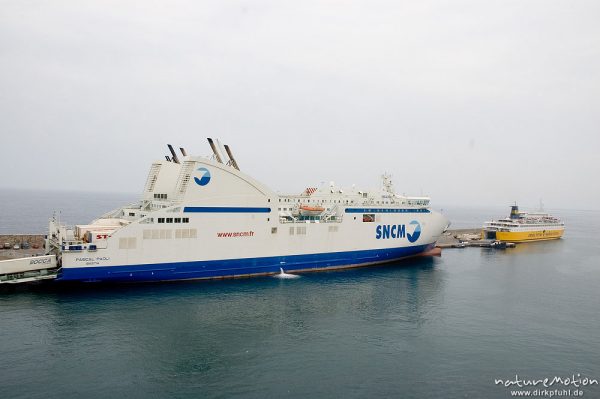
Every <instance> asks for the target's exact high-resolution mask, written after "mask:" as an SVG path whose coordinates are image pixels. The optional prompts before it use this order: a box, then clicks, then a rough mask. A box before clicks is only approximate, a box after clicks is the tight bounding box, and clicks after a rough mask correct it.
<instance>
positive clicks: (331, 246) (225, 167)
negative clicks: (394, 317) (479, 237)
mask: <svg viewBox="0 0 600 399" xmlns="http://www.w3.org/2000/svg"><path fill="white" fill-rule="evenodd" d="M208 140H209V143H210V145H211V148H212V151H213V155H212V157H210V158H205V157H197V156H188V155H187V154H186V152H185V150H184V149H181V153H182V156H181V157H179V156H178V155H177V154H176V152H175V151H174V150H173V148H172V147H171V146H170V145H169V149H170V151H171V156H170V157H169V156H167V157H165V159H164V160H161V161H156V162H154V163H153V164H152V166H151V167H150V172H149V174H148V178H147V180H146V184H145V187H144V192H143V195H142V198H141V200H140V201H139V202H137V203H135V204H132V205H128V206H125V207H122V208H119V209H116V210H114V211H112V212H109V213H107V214H106V215H104V216H102V217H100V218H98V219H96V220H94V221H93V222H91V223H89V224H87V225H77V226H74V227H72V228H70V227H67V226H65V225H62V224H60V223H58V222H57V221H56V220H55V219H54V218H53V219H52V220H51V221H50V225H49V233H48V236H47V240H46V249H47V254H48V255H54V256H55V259H54V258H52V257H46V258H44V259H41V260H40V262H46V266H44V265H43V264H42V265H41V266H40V265H37V266H35V267H33V268H31V267H30V269H31V270H27V271H25V270H21V275H20V277H28V278H29V279H36V276H38V274H36V273H38V272H37V271H40V272H39V273H41V275H39V278H49V277H51V276H55V277H56V279H57V280H58V281H71V280H75V281H120V282H126V281H163V280H183V279H211V278H231V277H241V276H253V275H267V274H274V273H278V272H280V270H283V271H285V272H304V271H316V270H329V269H335V268H346V267H358V266H365V265H370V264H378V263H383V262H390V261H394V260H397V259H401V258H405V257H410V256H415V255H419V254H423V253H425V252H427V251H429V250H431V249H433V247H434V246H435V242H436V240H437V239H438V238H439V237H440V235H441V234H442V233H443V232H444V231H445V230H446V228H447V227H448V224H449V223H448V220H447V219H446V218H445V217H444V216H443V215H441V214H440V213H437V212H435V211H432V210H431V209H430V207H429V201H430V199H429V198H428V197H406V196H403V195H398V194H396V193H395V191H394V189H393V186H392V182H391V179H390V177H389V176H387V175H384V176H383V184H382V188H381V189H380V190H377V191H362V190H357V189H354V188H352V189H350V190H343V189H341V188H339V187H337V186H336V185H334V184H333V183H330V184H328V185H323V186H322V187H320V188H307V189H305V190H304V191H303V192H302V193H301V194H297V195H281V194H278V193H276V192H274V191H272V190H271V189H269V188H267V187H266V186H265V185H263V184H262V183H260V182H258V181H257V180H255V179H253V178H252V177H250V176H248V175H246V174H244V173H243V172H241V171H240V168H239V167H238V164H237V162H236V160H235V159H234V157H233V155H232V152H231V149H230V148H229V147H228V146H227V145H225V146H224V147H223V146H221V145H220V143H218V141H217V142H214V141H213V140H211V139H208ZM45 259H50V260H51V261H46V260H45ZM17 269H18V268H17ZM12 270H13V272H14V271H15V270H16V269H14V267H13V269H12ZM0 275H2V265H0ZM6 276H7V274H6V273H5V275H4V277H5V279H4V280H5V281H16V280H18V278H8V279H7V278H6ZM9 277H10V276H9ZM13 277H14V274H13ZM17 277H19V276H17Z"/></svg>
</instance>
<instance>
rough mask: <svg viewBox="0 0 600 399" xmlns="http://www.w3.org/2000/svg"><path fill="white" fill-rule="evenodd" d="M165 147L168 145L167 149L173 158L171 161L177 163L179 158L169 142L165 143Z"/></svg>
mask: <svg viewBox="0 0 600 399" xmlns="http://www.w3.org/2000/svg"><path fill="white" fill-rule="evenodd" d="M167 147H169V151H171V159H172V160H173V162H175V163H179V158H177V154H175V150H174V149H173V146H172V145H171V144H167Z"/></svg>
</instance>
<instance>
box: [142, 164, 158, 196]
mask: <svg viewBox="0 0 600 399" xmlns="http://www.w3.org/2000/svg"><path fill="white" fill-rule="evenodd" d="M160 167H161V164H159V163H153V164H152V166H151V167H150V173H148V179H147V180H146V188H145V189H144V191H145V192H147V193H151V192H152V191H154V186H155V185H156V181H157V180H158V173H159V172H160Z"/></svg>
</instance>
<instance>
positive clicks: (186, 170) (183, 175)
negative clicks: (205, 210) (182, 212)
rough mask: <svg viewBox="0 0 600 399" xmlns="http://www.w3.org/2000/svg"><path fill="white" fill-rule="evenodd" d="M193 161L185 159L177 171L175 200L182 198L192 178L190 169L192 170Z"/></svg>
mask: <svg viewBox="0 0 600 399" xmlns="http://www.w3.org/2000/svg"><path fill="white" fill-rule="evenodd" d="M194 163H195V162H194V161H185V162H184V163H183V167H182V168H181V171H180V172H179V177H178V178H177V188H176V190H175V196H176V200H182V199H183V196H184V195H185V192H186V190H187V187H188V184H189V183H190V179H191V178H192V171H193V170H194Z"/></svg>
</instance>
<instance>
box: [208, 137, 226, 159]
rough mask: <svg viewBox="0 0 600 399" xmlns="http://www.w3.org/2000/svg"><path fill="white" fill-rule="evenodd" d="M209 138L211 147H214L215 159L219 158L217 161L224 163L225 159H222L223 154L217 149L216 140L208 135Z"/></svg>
mask: <svg viewBox="0 0 600 399" xmlns="http://www.w3.org/2000/svg"><path fill="white" fill-rule="evenodd" d="M207 140H208V144H210V148H212V151H213V154H215V159H216V160H217V162H218V163H223V161H221V155H220V154H219V151H218V150H217V146H216V145H215V142H214V141H213V139H211V138H210V137H208V138H207Z"/></svg>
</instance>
